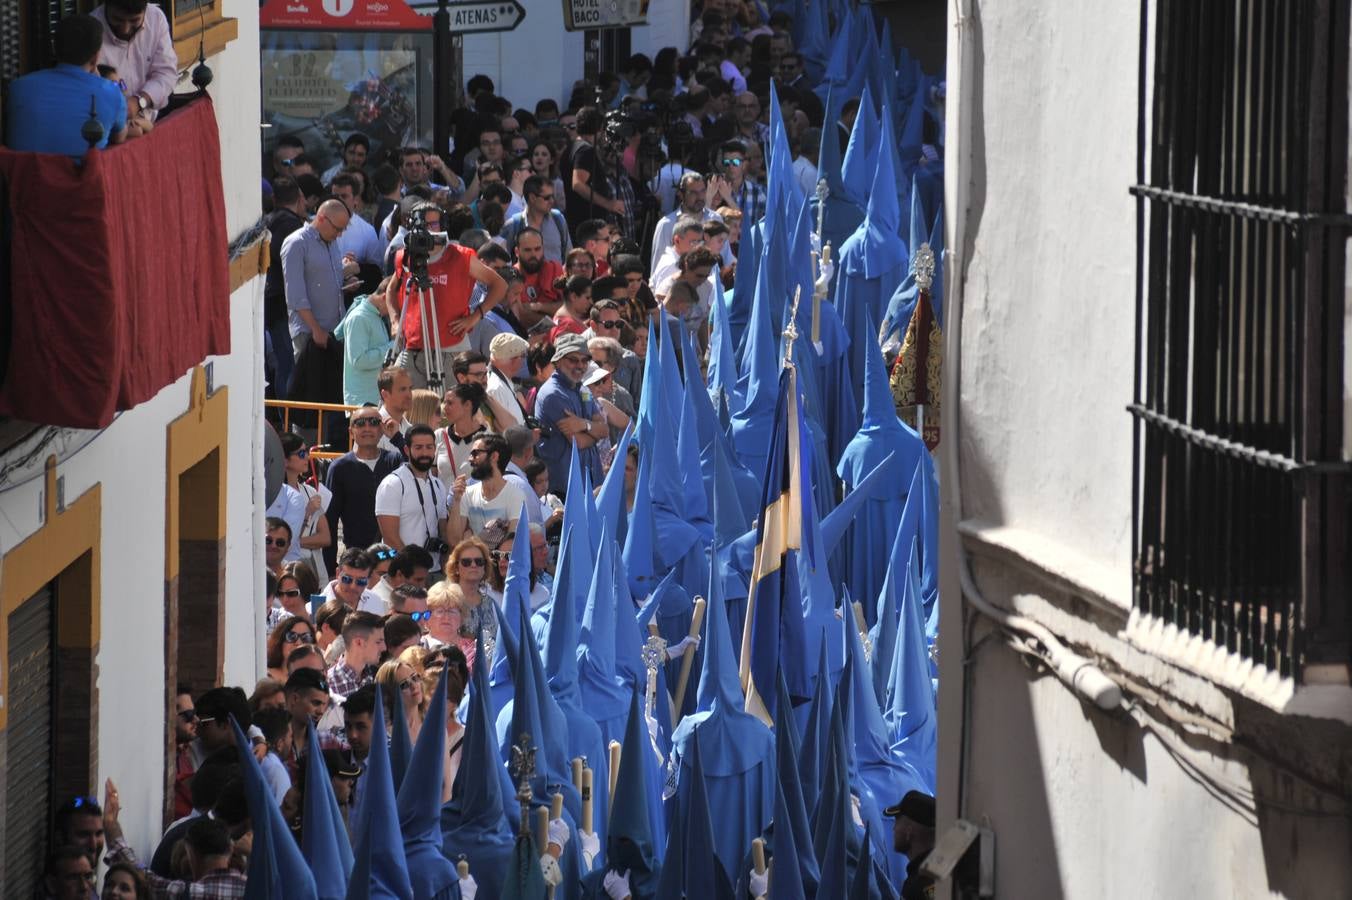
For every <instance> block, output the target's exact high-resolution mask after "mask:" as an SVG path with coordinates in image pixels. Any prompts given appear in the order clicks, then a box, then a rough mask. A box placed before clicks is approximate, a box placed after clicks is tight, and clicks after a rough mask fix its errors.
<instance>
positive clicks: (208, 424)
mask: <svg viewBox="0 0 1352 900" xmlns="http://www.w3.org/2000/svg"><path fill="white" fill-rule="evenodd" d="M229 432H230V389H229V388H226V387H222V388H218V389H217V390H216V392H215V393H213V394H212V395H211V396H209V397H208V396H207V376H206V370H205V369H204V368H202V367H201V366H198V367H197V368H195V369H193V371H192V381H191V383H190V384H189V387H188V409H187V411H186V412H184V413H183V415H181V416H179V417H178V418H177V419H174V421H172V422H170V423H169V425H168V427H167V428H166V429H165V434H166V440H167V442H168V446H167V448H166V453H165V484H164V578H165V580H166V581H173V580H174V579H175V578H177V577H178V541H179V538H180V537H181V536H182V533H181V532H182V528H183V525H184V523H180V522H179V518H178V494H179V479H180V478H181V477H182V475H183V473H184V472H186V471H188V470H189V469H191V468H192V467H193V466H195V465H197V464H198V463H199V462H201V461H202V460H204V459H206V458H207V456H208V455H210V454H211V452H212V451H213V450H216V451H219V453H220V461H219V466H220V473H221V474H220V479H219V480H218V482H217V497H216V521H215V522H214V523H209V526H208V527H206V528H203V529H202V530H204V531H211V533H210V534H192V535H189V536H190V537H193V538H197V539H208V538H209V539H214V540H223V539H224V538H225V498H226V490H225V488H226V482H227V478H226V473H227V472H228V471H229V467H228V466H227V459H226V439H227V438H228V436H229ZM194 524H195V523H194ZM210 525H214V528H212V527H210ZM192 530H194V531H197V530H198V529H196V528H194V529H192Z"/></svg>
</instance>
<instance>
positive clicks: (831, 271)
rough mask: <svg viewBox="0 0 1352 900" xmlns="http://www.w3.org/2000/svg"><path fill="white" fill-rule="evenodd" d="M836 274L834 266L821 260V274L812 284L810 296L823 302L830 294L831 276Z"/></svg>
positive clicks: (829, 261) (828, 261)
mask: <svg viewBox="0 0 1352 900" xmlns="http://www.w3.org/2000/svg"><path fill="white" fill-rule="evenodd" d="M835 274H836V264H835V263H833V262H831V260H829V259H827V260H823V261H822V263H821V274H820V275H818V276H817V280H816V281H814V282H812V296H814V297H816V298H817V299H819V300H825V299H826V297H827V295H828V294H830V292H831V276H833V275H835Z"/></svg>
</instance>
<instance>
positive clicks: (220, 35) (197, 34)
mask: <svg viewBox="0 0 1352 900" xmlns="http://www.w3.org/2000/svg"><path fill="white" fill-rule="evenodd" d="M217 16H219V13H217ZM196 20H197V17H196V16H195V15H190V16H185V17H184V21H186V22H189V23H190V24H191V25H193V26H196V25H197V21H196ZM237 37H239V20H238V19H223V18H216V19H215V21H212V17H211V16H209V15H208V16H207V19H206V27H205V28H194V29H193V30H192V32H191V33H190V34H185V35H183V36H181V37H175V38H174V54H175V55H176V56H177V57H178V69H179V71H180V72H181V71H183V70H184V69H191V68H192V67H193V66H195V65H196V64H197V51H198V49H199V47H200V48H201V50H202V53H203V54H204V55H206V56H207V57H212V56H215V55H216V54H217V53H220V52H221V51H222V50H224V49H225V48H226V47H227V46H228V45H229V43H230V42H231V41H233V40H234V39H235V38H237Z"/></svg>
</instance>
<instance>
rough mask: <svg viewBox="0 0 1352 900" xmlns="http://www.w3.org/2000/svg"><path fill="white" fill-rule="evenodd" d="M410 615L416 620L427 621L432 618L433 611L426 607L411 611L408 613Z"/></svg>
mask: <svg viewBox="0 0 1352 900" xmlns="http://www.w3.org/2000/svg"><path fill="white" fill-rule="evenodd" d="M408 617H409V618H410V619H412V620H413V621H415V622H426V621H428V620H429V619H431V618H432V611H431V610H430V609H424V610H423V611H422V612H411V613H409V614H408Z"/></svg>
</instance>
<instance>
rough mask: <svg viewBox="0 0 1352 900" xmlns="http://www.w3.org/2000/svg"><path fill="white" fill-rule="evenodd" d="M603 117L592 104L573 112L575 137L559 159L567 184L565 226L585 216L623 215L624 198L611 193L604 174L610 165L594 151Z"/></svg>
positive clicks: (572, 227) (615, 217) (611, 217)
mask: <svg viewBox="0 0 1352 900" xmlns="http://www.w3.org/2000/svg"><path fill="white" fill-rule="evenodd" d="M605 124H606V122H605V117H604V116H603V115H602V114H601V110H599V109H597V108H596V107H595V106H584V107H583V108H582V109H580V110H578V113H577V138H576V139H574V141H573V144H572V146H571V147H569V148H568V153H567V154H566V155H565V158H564V160H563V162H564V165H563V166H562V168H563V170H564V171H563V173H562V174H563V183H564V184H565V185H567V186H568V190H567V194H568V202H567V203H565V204H564V214H565V215H566V216H567V217H568V228H569V229H570V230H575V229H576V228H577V226H578V225H580V224H582V223H583V222H585V221H587V220H588V219H605V220H607V221H609V222H616V221H618V220H619V219H620V217H622V216H623V215H625V212H626V210H625V206H624V202H623V201H622V200H620V199H618V198H616V197H615V192H614V190H613V189H612V187H611V184H610V180H609V178H608V177H607V171H608V170H611V169H613V165H606V164H605V163H604V162H603V161H602V159H601V157H600V155H599V151H598V144H599V143H600V136H601V132H602V129H604V128H605Z"/></svg>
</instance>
